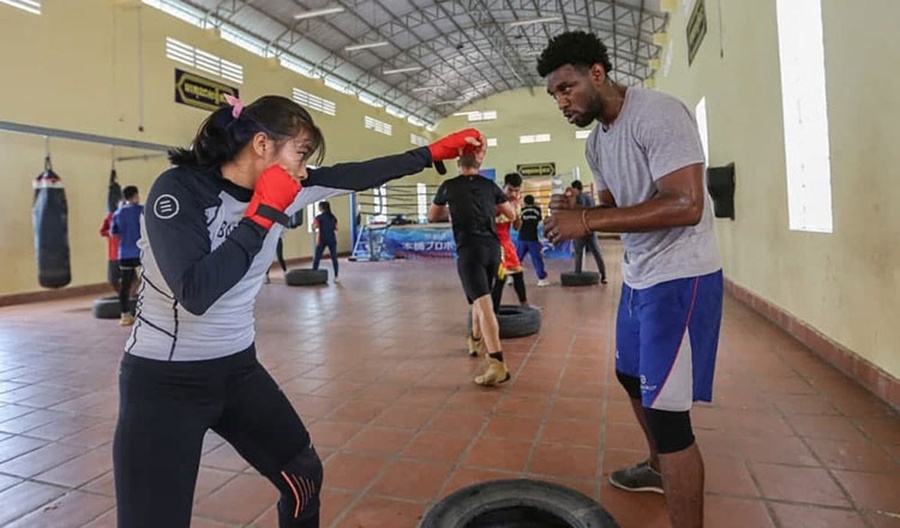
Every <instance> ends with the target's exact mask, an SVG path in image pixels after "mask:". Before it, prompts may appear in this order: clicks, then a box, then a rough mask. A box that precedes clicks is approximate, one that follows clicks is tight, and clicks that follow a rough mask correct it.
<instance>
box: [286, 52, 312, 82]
mask: <svg viewBox="0 0 900 528" xmlns="http://www.w3.org/2000/svg"><path fill="white" fill-rule="evenodd" d="M278 60H279V62H281V66H282V67H284V68H287V69H288V70H291V71H292V72H295V73H299V74H300V75H302V76H304V77H308V78H310V79H316V78H317V77H316V75H315V73H314V72H315V70H316V68H315V66H313V65H312V64H309V63H306V62H304V61H301V60H297V59H294V58H292V57H285V56H283V55H282V56H281V58H280V59H278Z"/></svg>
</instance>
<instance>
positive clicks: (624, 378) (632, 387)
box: [616, 370, 641, 400]
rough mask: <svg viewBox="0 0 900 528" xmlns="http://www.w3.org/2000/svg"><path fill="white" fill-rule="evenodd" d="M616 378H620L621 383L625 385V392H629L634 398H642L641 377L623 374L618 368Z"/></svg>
mask: <svg viewBox="0 0 900 528" xmlns="http://www.w3.org/2000/svg"><path fill="white" fill-rule="evenodd" d="M616 378H617V379H618V380H619V383H621V384H622V386H623V387H625V392H627V393H628V396H629V397H631V399H632V400H640V399H641V380H640V379H639V378H636V377H634V376H629V375H628V374H622V373H621V372H619V371H618V370H617V371H616Z"/></svg>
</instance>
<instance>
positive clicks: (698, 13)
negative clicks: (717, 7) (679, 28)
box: [687, 0, 706, 66]
mask: <svg viewBox="0 0 900 528" xmlns="http://www.w3.org/2000/svg"><path fill="white" fill-rule="evenodd" d="M705 4H706V2H705V0H697V1H696V3H694V9H693V11H691V18H690V19H689V20H688V23H687V45H688V66H690V65H691V64H692V63H693V62H694V56H696V55H697V50H699V49H700V44H701V43H702V42H703V37H705V36H706V6H705Z"/></svg>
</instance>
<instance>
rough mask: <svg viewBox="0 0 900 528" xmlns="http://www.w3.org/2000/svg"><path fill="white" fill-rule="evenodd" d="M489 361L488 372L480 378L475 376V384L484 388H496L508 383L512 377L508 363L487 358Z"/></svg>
mask: <svg viewBox="0 0 900 528" xmlns="http://www.w3.org/2000/svg"><path fill="white" fill-rule="evenodd" d="M485 359H486V360H487V365H488V367H487V370H485V371H484V374H482V375H480V376H475V383H476V384H478V385H481V386H482V387H496V386H497V385H500V384H501V383H506V382H507V381H509V378H510V377H511V376H510V375H509V369H507V368H506V363H504V362H502V361H498V360H496V359H494V358H492V357H490V356H485Z"/></svg>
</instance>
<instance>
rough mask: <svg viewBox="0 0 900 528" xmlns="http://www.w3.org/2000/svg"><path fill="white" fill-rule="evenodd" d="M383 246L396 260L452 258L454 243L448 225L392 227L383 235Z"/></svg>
mask: <svg viewBox="0 0 900 528" xmlns="http://www.w3.org/2000/svg"><path fill="white" fill-rule="evenodd" d="M384 246H385V249H387V251H388V252H389V253H390V254H391V255H393V256H394V257H397V258H405V259H416V258H454V257H455V256H456V242H454V240H453V229H451V227H450V225H449V224H444V225H439V226H420V225H414V226H408V227H407V226H394V227H391V228H390V229H388V230H387V232H386V233H385V235H384Z"/></svg>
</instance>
